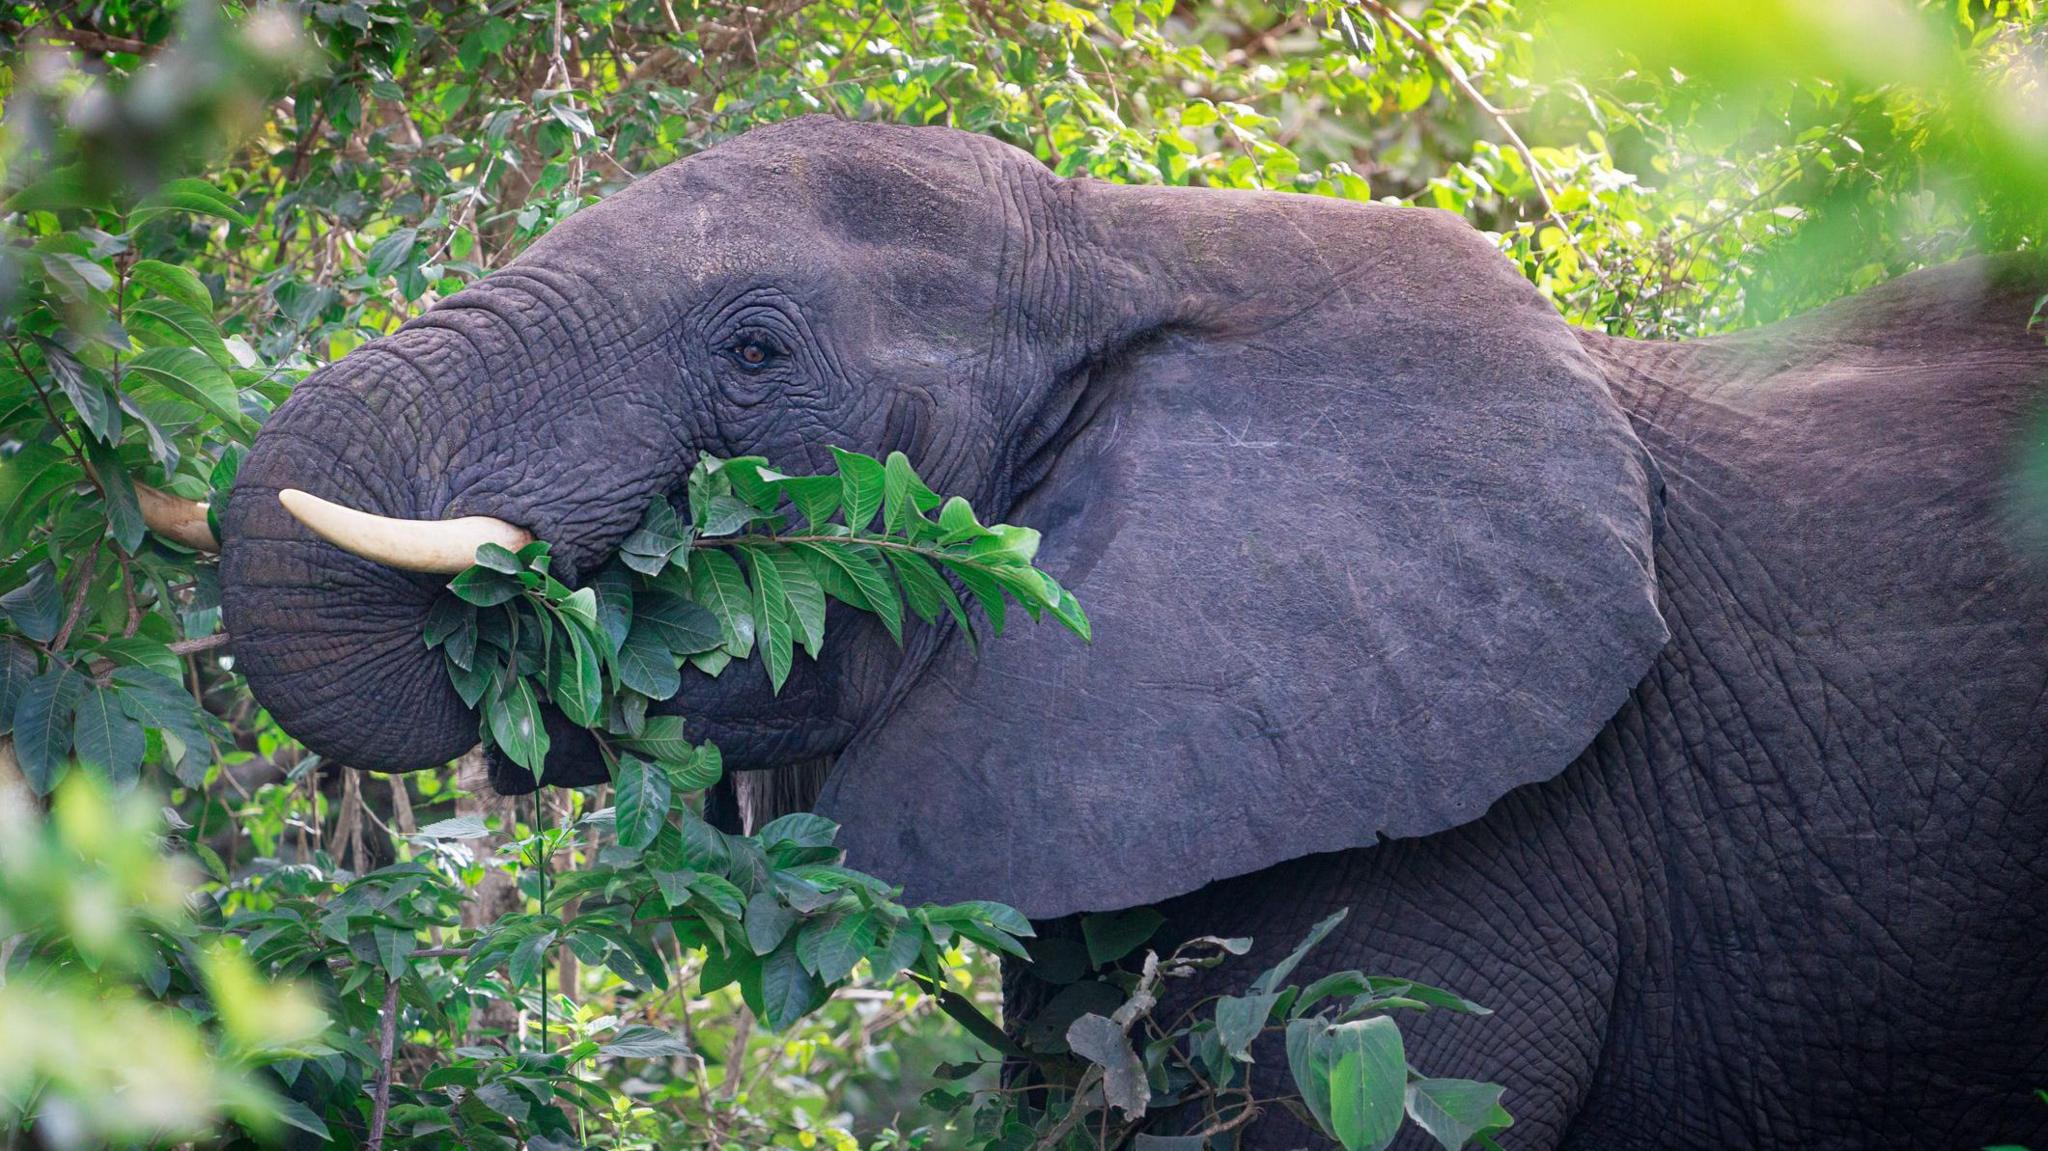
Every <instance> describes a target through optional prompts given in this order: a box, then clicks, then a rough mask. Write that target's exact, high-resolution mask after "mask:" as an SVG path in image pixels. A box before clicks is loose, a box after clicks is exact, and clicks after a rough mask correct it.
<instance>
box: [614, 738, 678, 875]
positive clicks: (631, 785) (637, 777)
mask: <svg viewBox="0 0 2048 1151" xmlns="http://www.w3.org/2000/svg"><path fill="white" fill-rule="evenodd" d="M612 782H613V783H614V784H616V785H617V786H618V821H617V822H618V829H617V830H618V837H619V846H620V847H623V848H625V849H627V850H628V851H639V850H642V849H643V848H645V847H646V846H647V845H648V844H650V843H653V842H654V837H655V835H657V834H658V833H659V832H660V831H661V828H662V825H663V824H664V823H666V822H667V821H668V810H669V801H670V800H671V799H672V798H673V794H672V792H671V790H670V787H669V780H668V773H667V772H665V771H662V770H661V769H660V768H658V767H656V766H654V765H653V764H651V763H649V762H647V761H646V760H644V759H641V758H640V757H638V756H635V755H622V756H620V757H619V765H618V768H617V770H616V771H615V772H614V774H613V776H612Z"/></svg>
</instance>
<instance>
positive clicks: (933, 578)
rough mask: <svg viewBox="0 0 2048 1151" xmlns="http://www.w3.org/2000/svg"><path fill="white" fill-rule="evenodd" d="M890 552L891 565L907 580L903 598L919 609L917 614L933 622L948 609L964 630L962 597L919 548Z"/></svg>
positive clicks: (915, 608)
mask: <svg viewBox="0 0 2048 1151" xmlns="http://www.w3.org/2000/svg"><path fill="white" fill-rule="evenodd" d="M886 554H887V555H888V557H889V566H890V567H892V568H895V569H896V576H897V578H898V579H900V580H902V582H903V599H904V601H905V602H907V603H908V604H909V605H910V610H911V611H913V612H916V613H917V618H919V619H921V620H923V621H924V622H926V623H930V622H932V621H933V620H935V619H937V618H938V616H939V613H940V612H941V611H944V612H946V613H948V614H950V615H951V616H952V617H953V621H954V622H955V623H957V624H959V625H960V627H961V628H962V629H963V630H965V629H966V627H967V615H966V613H965V612H963V611H961V610H960V600H959V599H958V598H957V597H956V596H954V594H953V589H952V588H950V587H947V586H946V581H945V579H944V578H943V577H942V576H940V575H939V573H938V571H937V570H936V569H934V568H933V567H932V565H931V562H930V561H929V560H927V559H925V558H924V557H923V556H921V555H918V554H916V553H915V552H901V551H891V552H888V553H886Z"/></svg>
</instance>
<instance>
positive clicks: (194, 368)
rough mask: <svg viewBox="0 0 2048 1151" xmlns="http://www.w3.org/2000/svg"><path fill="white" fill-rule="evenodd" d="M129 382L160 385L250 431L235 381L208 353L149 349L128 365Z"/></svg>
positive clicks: (227, 421)
mask: <svg viewBox="0 0 2048 1151" xmlns="http://www.w3.org/2000/svg"><path fill="white" fill-rule="evenodd" d="M127 369H128V376H129V378H130V379H134V378H137V377H140V378H142V379H145V380H148V381H150V382H152V383H156V384H161V385H163V386H164V387H166V388H168V389H170V390H171V391H173V392H175V393H177V394H178V395H181V396H183V397H185V398H186V399H188V400H191V401H192V402H193V403H195V404H198V405H199V406H200V407H203V408H205V409H206V410H207V411H209V412H212V413H213V414H214V415H216V416H218V417H220V418H221V419H222V420H223V421H225V422H226V423H227V425H228V426H229V427H232V428H247V427H248V426H249V424H248V420H247V419H245V418H244V417H243V415H242V405H241V399H240V393H239V392H238V391H237V390H236V388H235V381H234V380H233V379H231V378H230V377H229V376H228V374H227V372H226V371H225V370H223V369H222V368H221V366H220V365H219V364H216V363H214V362H213V361H212V360H211V359H208V358H207V356H206V355H205V353H203V352H200V351H198V350H196V349H193V348H149V349H147V350H145V351H143V352H140V353H138V354H137V355H136V356H135V358H134V359H131V360H129V361H128V365H127Z"/></svg>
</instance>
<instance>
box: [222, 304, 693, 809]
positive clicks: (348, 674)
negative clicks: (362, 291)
mask: <svg viewBox="0 0 2048 1151" xmlns="http://www.w3.org/2000/svg"><path fill="white" fill-rule="evenodd" d="M536 279H537V276H536V275H534V274H528V275H525V276H522V275H520V274H518V273H517V272H516V271H508V272H506V273H501V274H500V275H499V276H495V277H493V278H492V280H490V281H487V282H486V283H484V284H482V285H479V286H477V287H475V288H472V289H470V290H469V291H466V292H464V293H461V294H459V295H457V296H453V297H451V298H450V299H449V300H447V301H444V302H443V303H442V304H441V305H440V306H438V307H436V308H434V309H432V310H430V311H429V312H428V313H426V314H425V315H424V316H422V317H421V318H420V319H418V320H415V321H414V322H413V323H411V324H409V325H407V326H406V327H405V328H403V329H401V330H400V331H399V332H397V333H395V334H393V335H391V336H387V337H385V338H383V339H380V340H377V341H374V342H373V343H371V344H369V345H367V346H365V347H363V348H361V349H358V350H357V351H355V352H354V353H352V354H351V355H349V356H348V357H347V358H346V359H345V360H343V361H341V362H340V363H337V364H334V365H332V366H330V367H328V368H326V369H323V370H322V371H320V372H317V373H315V374H314V375H312V376H310V377H308V378H307V380H306V381H305V382H304V383H302V384H301V385H299V387H298V388H297V389H296V390H295V391H294V393H293V395H292V397H291V398H290V399H289V400H288V401H287V402H286V403H285V404H284V405H283V406H282V407H280V408H279V409H278V411H277V412H276V413H275V414H274V415H273V416H272V417H271V419H270V421H269V422H268V424H267V425H266V426H265V428H264V430H263V432H262V434H260V435H259V436H258V437H257V439H256V443H255V445H254V446H253V447H252V449H251V450H250V452H249V456H248V458H247V460H246V461H245V462H244V463H243V465H242V469H241V472H240V475H239V476H238V478H237V480H236V484H235V489H234V492H233V494H232V496H231V498H230V499H229V501H228V507H227V509H226V512H225V514H224V515H223V516H222V517H221V525H222V536H223V541H222V543H223V546H222V555H221V586H222V600H223V608H224V610H225V612H226V621H225V622H226V624H227V628H228V631H229V632H230V634H232V635H233V636H234V653H235V662H236V668H237V670H239V671H241V672H242V673H243V674H244V675H246V676H247V677H248V680H249V686H250V690H251V691H252V692H253V693H254V695H255V697H256V699H257V701H258V702H259V703H261V704H262V705H263V706H264V707H266V708H267V709H269V711H270V713H271V715H272V717H273V718H275V719H276V720H277V722H278V724H279V725H280V726H282V727H283V728H284V729H285V731H287V732H289V733H290V734H291V735H292V736H294V737H295V738H297V739H298V740H300V741H301V742H303V743H304V744H305V745H306V746H307V747H309V748H311V749H312V750H314V751H316V752H319V753H320V754H322V755H324V756H327V757H328V758H330V759H334V760H338V761H340V762H343V763H346V764H349V765H351V766H354V767H362V768H371V769H377V770H384V771H405V770H413V769H418V768H423V767H430V766H433V765H436V764H439V763H443V762H446V761H447V760H449V759H452V758H454V757H455V756H458V755H460V754H461V753H462V752H463V751H465V750H467V749H468V748H469V747H471V746H472V745H474V744H475V743H476V739H477V723H476V717H475V715H474V713H472V712H471V711H470V709H469V708H468V707H467V706H466V705H464V703H463V702H462V700H461V698H460V697H459V696H458V695H457V694H456V692H455V690H454V688H453V686H452V685H451V684H450V683H449V681H448V676H447V674H446V672H445V670H444V669H443V667H442V658H441V656H440V655H439V654H438V653H437V652H434V651H430V650H429V649H428V648H427V647H426V645H425V642H424V639H423V638H422V627H423V625H424V624H425V621H426V617H427V614H428V611H429V610H430V608H431V607H432V605H433V603H434V601H435V599H436V598H437V597H438V596H439V595H441V594H442V590H443V588H444V587H445V586H446V583H447V579H448V576H447V574H446V569H447V568H448V567H449V566H450V564H449V563H446V562H435V563H429V564H424V565H413V566H428V567H438V568H439V569H441V570H440V571H439V572H432V573H430V572H420V571H407V570H401V568H399V567H394V566H391V565H390V563H379V562H375V561H374V560H373V559H369V558H364V556H362V555H357V554H352V552H351V551H350V550H345V549H344V548H342V547H337V546H335V544H334V543H330V542H328V539H329V538H333V537H334V533H333V532H331V531H328V530H324V529H325V528H327V527H330V526H331V523H329V522H328V521H323V520H321V519H320V517H319V516H318V515H315V516H314V517H313V522H315V524H316V526H320V527H322V528H323V530H322V531H321V532H318V533H316V531H315V530H313V528H309V527H308V525H307V523H305V522H301V520H300V518H297V517H295V516H294V515H293V514H292V510H291V509H290V508H288V507H287V506H286V505H285V503H283V502H281V501H280V495H281V494H282V493H286V492H290V491H298V492H304V493H308V494H309V495H310V496H311V497H314V498H315V500H317V501H321V502H325V503H330V504H338V505H340V506H341V508H343V509H353V510H354V511H355V512H360V513H368V514H369V516H371V517H389V518H391V519H394V520H414V521H442V520H452V519H458V518H462V517H470V522H471V524H472V525H474V524H477V523H483V522H486V521H488V520H495V521H501V522H500V523H499V524H498V525H497V526H498V528H499V529H504V528H507V527H516V528H518V529H523V530H524V531H526V532H530V533H532V534H533V535H534V536H537V537H539V538H543V539H546V540H548V541H550V543H551V544H553V545H554V552H553V556H554V561H555V562H554V569H553V570H554V572H555V574H556V575H557V576H559V577H560V578H562V579H564V580H565V581H568V582H571V583H574V582H575V581H576V580H577V579H578V578H579V576H580V575H582V574H585V573H588V572H590V571H593V570H595V568H596V566H597V565H598V564H599V563H601V562H602V560H603V559H604V557H605V556H607V555H608V554H609V553H610V552H611V551H612V550H613V549H615V548H616V547H617V545H618V543H619V542H620V541H621V540H622V539H623V538H624V537H625V536H626V534H627V533H629V532H630V531H631V530H632V529H633V527H634V526H635V525H636V524H637V523H638V521H639V518H640V515H641V513H642V512H643V511H644V510H645V508H646V506H647V503H648V501H649V500H650V499H652V498H653V497H654V496H656V495H659V494H661V493H664V492H666V491H669V490H670V489H672V488H673V487H674V486H675V485H676V484H677V483H678V482H679V481H680V478H681V476H682V474H683V469H684V467H685V466H686V465H687V463H688V460H687V454H686V452H685V451H684V450H683V448H682V446H681V441H682V438H683V437H682V435H681V429H680V428H678V427H676V426H674V425H673V423H672V422H670V421H667V420H663V419H661V418H659V416H658V415H657V414H655V413H654V412H653V411H652V409H651V406H650V405H648V404H647V403H646V402H645V400H644V398H643V397H640V396H635V395H633V394H632V393H631V392H630V391H629V386H637V387H639V388H641V389H645V388H646V386H647V380H646V377H645V373H646V372H647V371H649V370H650V368H651V367H652V366H653V365H651V364H650V362H649V361H650V359H651V358H652V357H651V352H650V350H649V349H645V348H635V347H632V346H631V345H630V344H625V343H622V342H616V341H615V342H612V343H610V344H609V345H608V346H606V347H604V348H603V350H602V351H598V350H597V349H593V348H589V347H587V346H579V345H586V341H590V340H592V339H594V338H597V337H601V336H602V335H603V334H604V333H603V332H602V331H601V330H600V329H598V328H597V327H596V326H595V325H591V324H589V323H588V322H571V321H570V320H567V319H565V318H564V317H562V316H561V315H560V314H559V309H558V307H556V306H555V302H556V300H558V297H549V296H546V295H544V294H543V293H541V292H540V291H538V290H536V288H535V287H534V285H533V281H535V280H536ZM636 352H638V353H642V354H641V355H638V356H636V355H634V353H636ZM550 364H552V365H555V369H554V370H553V371H550V370H549V365H550ZM564 364H567V365H576V367H575V368H574V369H572V370H570V371H568V372H563V371H562V370H561V367H560V365H564ZM608 414H613V415H616V416H618V417H626V418H611V419H607V418H605V417H606V416H607V415H608ZM287 498H292V497H287ZM297 506H298V507H299V508H300V510H302V511H303V510H305V509H306V508H308V507H309V506H314V505H312V504H310V503H309V502H308V501H306V500H303V499H300V500H297ZM317 510H318V509H317V508H316V511H317ZM326 510H328V511H329V512H332V511H334V510H336V509H326ZM331 519H332V516H330V517H329V520H331ZM383 526H385V527H389V526H390V525H388V524H386V525H383ZM323 536H325V537H328V538H323ZM479 538H482V537H479ZM491 538H494V539H496V540H499V541H501V542H505V541H511V540H516V539H517V538H518V536H517V535H516V534H511V533H506V532H503V531H500V532H499V534H497V535H495V536H492V537H491ZM458 542H459V541H458ZM442 544H443V550H446V548H447V546H450V545H448V544H447V541H446V540H445V539H444V540H443V541H442ZM472 546H473V545H472ZM359 550H360V549H359ZM373 554H375V553H374V550H373ZM380 558H383V559H386V560H390V559H392V556H390V555H382V556H381V557H380ZM444 558H445V557H444Z"/></svg>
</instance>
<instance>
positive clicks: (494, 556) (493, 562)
mask: <svg viewBox="0 0 2048 1151" xmlns="http://www.w3.org/2000/svg"><path fill="white" fill-rule="evenodd" d="M476 566H478V567H480V568H484V569H486V570H489V571H494V572H499V573H501V574H503V575H509V576H516V575H518V574H519V573H520V572H523V571H525V570H526V565H525V564H523V563H520V562H519V557H518V556H515V555H513V554H512V552H511V550H510V549H509V548H507V547H505V546H504V545H503V544H478V545H477V549H476Z"/></svg>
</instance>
